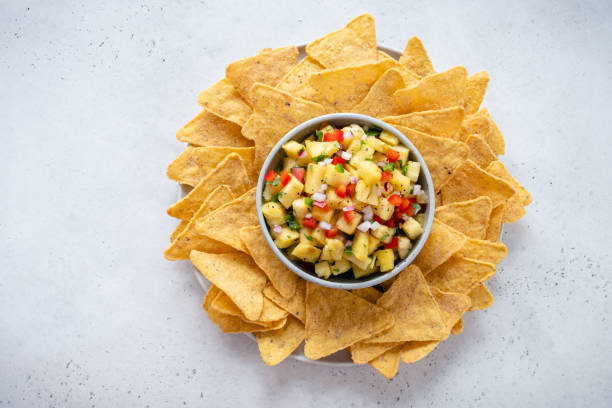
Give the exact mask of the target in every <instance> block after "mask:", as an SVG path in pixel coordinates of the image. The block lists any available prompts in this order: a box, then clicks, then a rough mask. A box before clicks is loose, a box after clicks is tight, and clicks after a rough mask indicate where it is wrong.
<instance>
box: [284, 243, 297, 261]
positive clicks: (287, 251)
mask: <svg viewBox="0 0 612 408" xmlns="http://www.w3.org/2000/svg"><path fill="white" fill-rule="evenodd" d="M293 248H295V246H291V247H289V248H286V249H285V252H286V255H287V259H289V260H290V261H293V262H295V261H299V258H296V257H295V256H293V255H291V252H293Z"/></svg>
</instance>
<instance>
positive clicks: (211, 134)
mask: <svg viewBox="0 0 612 408" xmlns="http://www.w3.org/2000/svg"><path fill="white" fill-rule="evenodd" d="M176 138H177V140H179V141H180V142H187V143H189V144H192V145H195V146H235V147H249V146H252V145H253V143H252V142H250V141H249V140H248V139H245V138H244V137H243V136H242V133H240V126H238V125H237V124H235V123H233V122H229V121H227V120H225V119H221V118H220V117H218V116H217V115H215V114H213V113H210V112H209V111H207V110H206V109H202V111H201V112H200V113H198V114H197V115H196V116H195V117H194V118H193V119H191V120H190V121H189V122H188V123H187V124H186V125H185V126H183V127H182V128H180V129H179V130H178V132H176Z"/></svg>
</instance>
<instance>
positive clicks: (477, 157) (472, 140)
mask: <svg viewBox="0 0 612 408" xmlns="http://www.w3.org/2000/svg"><path fill="white" fill-rule="evenodd" d="M465 144H466V145H468V147H469V148H470V160H472V161H473V162H474V163H476V164H477V165H479V166H480V167H482V168H483V169H484V168H486V167H487V166H488V165H489V163H491V162H492V161H495V160H497V156H496V155H495V153H493V150H491V147H490V146H489V145H488V144H487V142H485V140H484V138H483V137H482V136H480V135H470V136H468V137H467V139H465Z"/></svg>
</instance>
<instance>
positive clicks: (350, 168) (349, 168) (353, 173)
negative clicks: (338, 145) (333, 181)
mask: <svg viewBox="0 0 612 408" xmlns="http://www.w3.org/2000/svg"><path fill="white" fill-rule="evenodd" d="M344 170H346V171H348V172H349V173H350V175H351V176H356V175H357V174H358V171H357V169H356V168H355V167H353V166H351V165H350V164H348V163H345V164H344Z"/></svg>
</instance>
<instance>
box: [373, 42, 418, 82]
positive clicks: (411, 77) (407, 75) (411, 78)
mask: <svg viewBox="0 0 612 408" xmlns="http://www.w3.org/2000/svg"><path fill="white" fill-rule="evenodd" d="M382 60H385V61H388V62H389V63H390V64H391V65H390V67H389V69H391V68H392V69H395V70H397V71H399V73H400V75H401V76H402V79H403V80H404V84H405V86H406V88H412V87H413V86H415V85H416V84H417V83H418V82H419V81H420V80H421V77H420V76H418V75H417V74H415V73H414V72H412V71H410V70H408V68H406V67H405V66H404V65H402V64H400V63H399V62H398V61H397V60H396V59H394V58H392V57H391V56H390V55H389V54H387V53H385V52H384V51H381V50H378V61H382Z"/></svg>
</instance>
